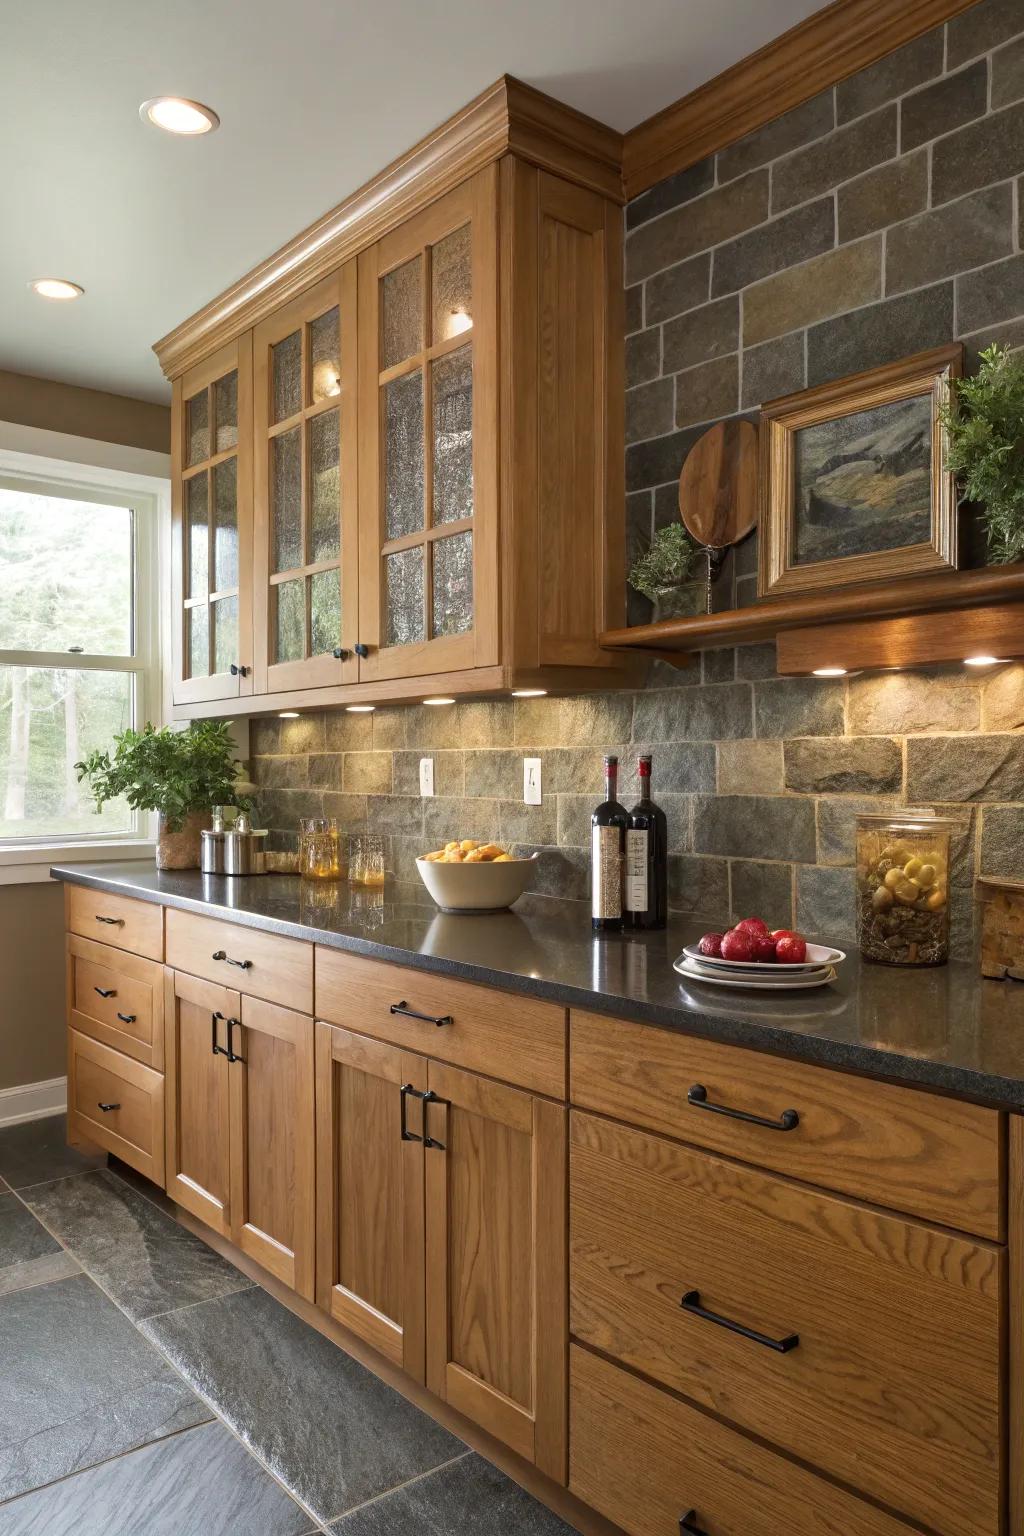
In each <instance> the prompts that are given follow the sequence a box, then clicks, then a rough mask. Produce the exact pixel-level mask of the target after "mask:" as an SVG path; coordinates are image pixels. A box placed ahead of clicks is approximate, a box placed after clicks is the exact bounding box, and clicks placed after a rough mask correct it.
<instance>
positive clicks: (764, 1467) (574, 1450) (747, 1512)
mask: <svg viewBox="0 0 1024 1536" xmlns="http://www.w3.org/2000/svg"><path fill="white" fill-rule="evenodd" d="M569 1384H570V1406H569V1487H570V1489H571V1490H572V1492H573V1493H575V1494H578V1495H579V1497H580V1498H581V1499H583V1500H585V1502H586V1503H587V1504H590V1505H591V1506H592V1507H593V1508H594V1509H597V1510H600V1512H601V1513H602V1514H603V1515H607V1517H608V1519H609V1520H613V1521H614V1522H615V1524H616V1525H620V1526H621V1527H622V1529H623V1530H624V1531H628V1532H629V1533H630V1536H680V1533H681V1532H682V1531H686V1530H689V1529H692V1530H698V1531H701V1532H706V1533H707V1536H781V1533H782V1532H786V1533H787V1536H911V1531H910V1527H909V1526H907V1525H904V1524H903V1522H902V1520H896V1519H894V1518H893V1517H892V1516H891V1515H886V1514H883V1513H882V1512H881V1510H878V1509H875V1508H874V1507H873V1506H872V1505H870V1504H865V1503H863V1502H862V1501H861V1500H860V1499H857V1498H854V1496H853V1495H852V1494H850V1493H846V1492H844V1491H843V1489H841V1488H837V1487H835V1486H834V1484H832V1483H828V1482H826V1481H825V1480H824V1479H823V1478H820V1477H815V1475H814V1473H813V1472H808V1471H807V1470H806V1469H805V1468H803V1467H798V1466H795V1465H794V1464H793V1462H791V1461H787V1460H786V1459H785V1458H784V1457H782V1456H776V1455H775V1453H774V1452H773V1451H769V1450H766V1449H765V1447H764V1446H761V1445H758V1444H757V1443H756V1442H755V1441H753V1440H748V1439H747V1438H746V1436H745V1435H740V1434H737V1432H736V1431H735V1430H732V1429H729V1428H728V1427H727V1426H726V1425H724V1424H719V1423H717V1422H716V1421H715V1420H714V1419H712V1418H709V1417H708V1416H707V1415H706V1414H703V1413H699V1412H698V1411H697V1409H696V1408H693V1407H691V1406H690V1405H689V1404H687V1403H681V1402H680V1401H679V1399H678V1398H676V1397H672V1396H670V1395H669V1393H667V1392H661V1391H659V1390H658V1388H657V1387H652V1386H651V1385H650V1384H649V1383H648V1382H643V1381H639V1380H638V1379H637V1378H636V1377H635V1376H631V1375H630V1374H629V1372H628V1371H623V1370H620V1369H619V1367H618V1366H615V1365H611V1364H609V1362H608V1361H607V1360H599V1359H598V1358H597V1357H596V1356H595V1355H592V1354H590V1353H589V1351H587V1350H585V1349H580V1348H579V1346H578V1345H573V1346H572V1348H571V1349H570V1351H569ZM687 1518H689V1524H688V1525H686V1526H681V1525H680V1521H681V1520H683V1519H687Z"/></svg>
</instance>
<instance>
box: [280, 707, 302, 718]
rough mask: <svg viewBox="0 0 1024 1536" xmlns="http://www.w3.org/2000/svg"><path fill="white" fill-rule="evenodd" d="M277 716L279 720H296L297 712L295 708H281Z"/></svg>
mask: <svg viewBox="0 0 1024 1536" xmlns="http://www.w3.org/2000/svg"><path fill="white" fill-rule="evenodd" d="M277 718H278V719H279V720H297V719H298V718H299V712H298V710H297V709H282V710H281V712H280V714H279V715H278V717H277Z"/></svg>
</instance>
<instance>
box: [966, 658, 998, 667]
mask: <svg viewBox="0 0 1024 1536" xmlns="http://www.w3.org/2000/svg"><path fill="white" fill-rule="evenodd" d="M1001 661H1002V657H1001V656H965V657H964V666H965V667H998V666H999V664H1000V662H1001Z"/></svg>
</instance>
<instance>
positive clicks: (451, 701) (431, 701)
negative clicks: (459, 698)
mask: <svg viewBox="0 0 1024 1536" xmlns="http://www.w3.org/2000/svg"><path fill="white" fill-rule="evenodd" d="M423 702H424V704H454V703H455V700H454V699H424V700H423Z"/></svg>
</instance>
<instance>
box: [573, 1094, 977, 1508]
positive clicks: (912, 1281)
mask: <svg viewBox="0 0 1024 1536" xmlns="http://www.w3.org/2000/svg"><path fill="white" fill-rule="evenodd" d="M1005 1257H1006V1256H1005V1250H1003V1249H1000V1248H997V1247H995V1246H994V1245H992V1244H988V1243H983V1242H981V1241H979V1240H975V1239H971V1238H966V1237H959V1236H957V1235H955V1234H953V1233H947V1232H941V1231H939V1230H938V1229H936V1228H935V1227H931V1226H924V1225H921V1224H918V1223H915V1222H910V1221H906V1220H904V1219H903V1218H902V1217H899V1216H893V1215H888V1214H886V1213H884V1212H881V1211H877V1210H874V1209H871V1208H868V1207H866V1206H862V1205H857V1204H855V1203H853V1202H852V1201H848V1200H843V1199H841V1198H839V1197H838V1196H835V1195H829V1194H826V1193H825V1192H824V1191H818V1190H813V1189H808V1188H806V1187H803V1186H800V1185H797V1184H791V1183H789V1182H787V1181H784V1180H782V1179H777V1178H774V1177H772V1176H771V1175H770V1174H766V1173H762V1172H761V1171H760V1170H758V1169H753V1168H746V1167H744V1166H743V1165H741V1164H738V1163H732V1162H726V1161H724V1160H722V1159H719V1158H715V1157H711V1156H709V1155H708V1154H707V1153H704V1152H697V1151H694V1150H692V1149H690V1148H687V1147H682V1146H679V1145H678V1144H676V1143H674V1142H671V1141H665V1140H663V1139H661V1138H660V1137H654V1136H650V1135H647V1134H645V1133H644V1132H642V1131H634V1130H630V1129H628V1128H627V1127H626V1126H619V1125H614V1124H612V1123H611V1122H609V1121H605V1120H599V1119H596V1118H594V1117H593V1116H590V1115H584V1114H580V1113H579V1112H577V1111H574V1112H573V1114H572V1117H571V1130H570V1307H571V1329H572V1332H573V1333H574V1334H575V1335H576V1337H577V1338H579V1339H581V1340H582V1341H583V1342H585V1343H587V1344H591V1345H593V1346H594V1347H595V1348H597V1349H599V1350H601V1351H602V1353H604V1354H606V1355H610V1356H613V1357H614V1358H616V1359H618V1360H621V1361H623V1362H624V1363H625V1364H627V1365H630V1366H633V1367H634V1368H635V1369H636V1370H639V1371H642V1372H643V1373H644V1374H645V1375H647V1376H650V1377H653V1378H654V1379H655V1380H657V1381H660V1382H662V1383H664V1384H665V1385H666V1386H668V1387H671V1388H673V1389H675V1390H676V1391H678V1392H681V1393H683V1394H684V1395H685V1396H686V1397H688V1398H691V1399H692V1400H693V1401H694V1402H696V1403H697V1404H699V1405H700V1406H702V1407H705V1408H710V1409H712V1410H713V1411H714V1412H715V1413H717V1414H719V1415H721V1417H722V1418H725V1419H728V1420H731V1421H732V1422H733V1423H735V1424H738V1425H740V1426H741V1427H742V1428H744V1429H748V1430H750V1431H752V1432H753V1433H755V1434H758V1435H760V1436H762V1437H763V1438H764V1439H766V1440H769V1441H771V1442H773V1443H774V1444H775V1445H777V1446H780V1447H781V1448H782V1449H784V1450H786V1451H790V1452H792V1453H793V1454H794V1455H797V1456H799V1457H801V1458H802V1459H803V1460H805V1461H808V1462H810V1463H812V1464H813V1465H815V1466H817V1467H820V1468H822V1469H823V1470H824V1471H826V1472H830V1473H831V1474H832V1475H833V1476H835V1477H836V1478H838V1479H839V1480H840V1481H842V1482H845V1483H847V1484H849V1485H850V1486H852V1487H855V1488H857V1489H859V1490H861V1491H863V1492H864V1493H867V1494H871V1495H873V1496H874V1497H875V1498H877V1499H878V1500H879V1501H880V1502H882V1503H883V1504H886V1505H888V1506H889V1507H890V1508H894V1509H897V1510H899V1511H900V1512H901V1513H902V1514H905V1515H908V1516H911V1517H912V1518H915V1519H917V1520H919V1521H921V1522H922V1523H923V1524H925V1525H929V1526H931V1527H933V1528H934V1529H935V1530H940V1531H951V1532H952V1531H956V1532H957V1536H997V1532H998V1531H999V1530H1000V1523H999V1522H1000V1518H1001V1499H1002V1493H1001V1478H1000V1454H1001V1453H1000V1446H1001V1438H1002V1430H1003V1424H1002V1409H1001V1403H1000V1325H1001V1316H1002V1310H1003V1306H1004V1293H1005ZM696 1307H700V1308H703V1309H707V1310H708V1311H709V1312H711V1313H712V1314H714V1317H713V1318H708V1317H706V1316H702V1315H699V1314H698V1313H697V1312H696V1311H695V1310H694V1308H696ZM723 1320H726V1321H728V1322H731V1323H733V1324H738V1325H741V1326H742V1327H744V1328H746V1329H748V1330H751V1331H752V1332H751V1333H748V1334H747V1335H746V1336H744V1335H743V1334H741V1333H739V1332H737V1331H734V1329H732V1328H729V1327H727V1326H725V1325H724V1323H723ZM753 1334H756V1335H757V1337H756V1338H755V1337H754V1336H753ZM793 1340H796V1343H795V1344H794V1343H793V1342H792V1341H793ZM782 1341H786V1345H787V1347H786V1348H785V1349H782V1348H780V1347H779V1346H780V1345H781V1344H782Z"/></svg>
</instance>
